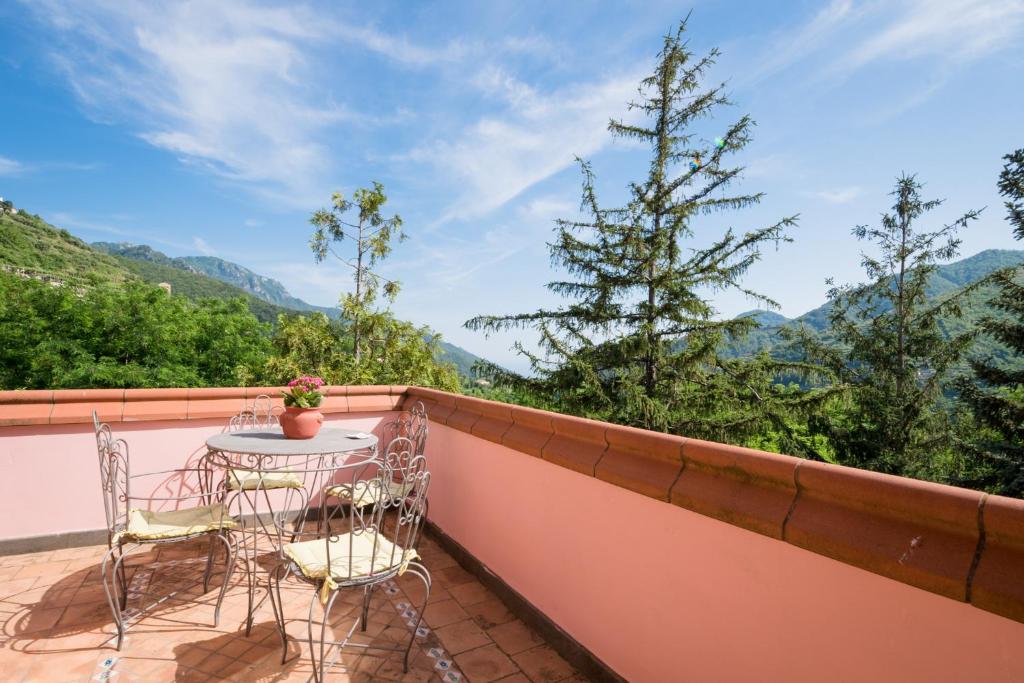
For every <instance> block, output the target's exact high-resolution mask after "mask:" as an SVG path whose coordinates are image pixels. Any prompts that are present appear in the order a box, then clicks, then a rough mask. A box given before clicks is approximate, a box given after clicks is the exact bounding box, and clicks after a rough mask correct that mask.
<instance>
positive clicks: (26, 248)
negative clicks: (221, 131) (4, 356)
mask: <svg viewBox="0 0 1024 683" xmlns="http://www.w3.org/2000/svg"><path fill="white" fill-rule="evenodd" d="M1022 263H1024V251H1018V250H1000V249H989V250H986V251H982V252H979V253H977V254H975V255H973V256H970V257H968V258H964V259H962V260H959V261H955V262H953V263H948V264H945V265H942V266H939V267H938V268H937V269H936V271H935V272H934V273H933V274H932V276H931V278H930V279H929V283H928V292H929V295H930V296H931V297H936V298H938V297H948V296H954V295H956V294H957V293H958V292H961V291H962V290H963V289H964V288H966V287H969V286H970V285H972V284H973V283H976V282H977V281H978V280H980V279H981V278H983V277H985V276H986V275H988V274H990V273H992V272H994V271H996V270H998V269H1001V268H1006V267H1010V266H1016V265H1020V264H1022ZM0 268H3V269H6V270H17V271H22V272H24V273H26V274H29V275H32V276H35V277H44V278H46V279H49V280H54V281H64V282H85V281H111V282H121V281H124V280H128V279H138V280H143V281H145V282H149V283H153V284H159V283H164V282H166V283H168V284H170V285H171V289H172V291H173V292H175V293H177V294H181V295H183V296H186V297H189V298H193V299H195V298H202V297H212V298H221V299H224V298H236V297H242V298H244V299H245V300H246V301H247V302H248V304H249V308H250V310H252V312H253V314H254V315H255V316H256V317H257V318H259V319H260V320H262V321H264V322H272V321H274V320H276V318H277V316H278V315H279V314H281V313H294V312H313V311H319V312H322V313H325V314H327V315H328V316H331V317H334V318H337V317H338V314H339V313H338V310H337V309H336V308H329V307H323V306H314V305H313V304H310V303H307V302H305V301H303V300H302V299H299V298H297V297H295V296H292V295H291V294H290V293H289V292H288V290H287V288H286V287H285V286H284V285H283V284H282V283H281V282H279V281H277V280H275V279H273V278H269V277H265V276H263V275H259V274H258V273H255V272H253V271H252V270H249V269H248V268H245V267H243V266H240V265H238V264H237V263H232V262H230V261H225V260H223V259H220V258H216V257H213V256H182V257H171V256H167V255H166V254H164V253H162V252H160V251H157V250H156V249H153V248H152V247H149V246H147V245H141V244H130V243H126V242H121V243H112V242H95V243H93V244H91V245H90V244H87V243H85V242H83V241H82V240H80V239H78V238H77V237H75V236H74V235H72V234H71V233H69V232H68V231H67V230H62V229H59V228H56V227H54V226H52V225H50V224H49V223H47V222H46V221H44V220H43V219H42V218H40V217H38V216H33V215H30V214H26V213H24V212H20V213H18V214H16V215H12V214H10V213H0ZM995 293H996V292H995V290H994V289H993V288H992V287H990V286H988V287H986V286H982V287H978V288H976V289H975V290H973V291H972V292H969V293H968V294H967V295H966V296H965V298H964V301H963V306H962V308H963V310H964V317H963V318H960V319H948V320H944V321H942V322H941V325H942V327H943V329H944V330H945V331H946V332H947V333H949V334H956V333H959V332H961V331H964V330H966V329H968V328H969V327H971V326H973V325H975V324H976V323H977V322H978V320H980V319H981V318H982V317H985V316H987V315H996V316H997V317H998V312H996V311H993V309H992V308H991V307H990V306H989V305H988V301H989V300H990V299H992V298H993V296H995ZM830 310H831V304H829V303H825V304H824V305H822V306H819V307H818V308H815V309H813V310H811V311H808V312H806V313H804V314H802V315H800V316H797V317H795V318H787V317H786V316H783V315H781V314H779V313H777V312H774V311H765V310H753V311H748V312H746V313H744V314H742V315H744V316H751V317H754V318H756V319H757V321H758V322H759V323H760V324H761V326H760V327H759V328H757V329H755V330H753V331H752V332H751V333H750V334H749V335H747V336H745V337H744V338H742V339H737V340H732V341H731V342H730V343H729V344H728V346H727V348H726V354H727V355H730V356H733V357H738V356H744V355H748V354H753V353H758V352H760V351H768V352H769V353H771V354H772V355H775V356H777V357H783V358H784V357H788V356H790V355H791V352H790V351H787V350H786V349H785V348H784V344H783V340H782V338H781V336H780V334H779V331H780V330H781V329H782V328H783V327H791V326H797V325H804V326H806V327H807V328H808V329H810V330H813V331H814V332H817V333H819V334H826V333H827V329H828V315H829V311H830ZM440 346H441V354H440V357H441V359H443V360H446V361H449V362H451V363H453V364H454V365H455V366H456V367H457V368H458V369H459V372H460V373H462V374H463V375H465V376H467V377H470V376H471V368H472V366H473V364H474V363H475V362H476V361H477V360H479V357H478V356H476V355H474V354H472V353H470V352H469V351H466V350H465V349H462V348H460V347H458V346H455V345H454V344H449V343H448V342H445V341H442V342H441V343H440ZM1001 351H1002V350H1001V349H1000V348H999V347H997V346H995V345H994V343H993V342H992V341H991V340H989V339H987V338H984V337H982V338H980V339H979V340H978V342H977V344H976V345H975V352H976V353H981V354H988V353H994V354H995V355H997V356H999V355H1002V353H1001Z"/></svg>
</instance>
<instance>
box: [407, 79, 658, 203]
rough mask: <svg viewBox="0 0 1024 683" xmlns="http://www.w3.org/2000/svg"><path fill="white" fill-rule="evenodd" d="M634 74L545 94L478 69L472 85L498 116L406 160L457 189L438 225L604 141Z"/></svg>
mask: <svg viewBox="0 0 1024 683" xmlns="http://www.w3.org/2000/svg"><path fill="white" fill-rule="evenodd" d="M640 78H641V75H640V73H639V72H634V73H629V74H625V75H619V76H615V77H611V78H607V79H606V80H603V81H599V82H595V83H587V84H582V85H572V86H568V87H565V88H562V89H559V90H557V91H554V92H551V93H541V92H538V91H537V90H536V89H534V88H533V87H531V86H529V85H527V84H525V83H523V82H522V81H519V80H518V79H516V78H514V77H513V76H510V75H509V74H508V73H506V72H505V71H503V70H501V69H499V68H494V67H492V68H489V69H485V70H484V71H482V72H481V73H480V74H479V75H478V77H477V78H476V79H475V85H476V86H477V87H478V88H480V89H481V90H482V91H483V92H484V94H485V95H487V96H490V97H492V98H495V99H498V100H500V101H501V102H503V103H504V105H505V109H504V111H503V112H502V113H501V114H498V115H489V116H484V117H482V118H480V119H478V120H477V121H476V122H475V123H472V124H470V125H469V126H467V127H465V128H464V132H463V133H461V134H460V135H459V136H457V137H456V138H455V139H453V140H437V141H434V142H432V143H428V144H425V145H423V146H420V147H418V148H416V149H414V150H413V151H412V152H411V153H410V155H409V156H410V157H411V158H412V159H413V160H415V161H420V162H425V163H429V164H431V165H433V166H435V167H437V169H438V170H439V172H440V173H442V174H444V175H445V176H447V177H453V178H455V179H457V180H458V181H459V183H460V184H461V186H462V187H464V188H465V190H464V192H463V193H462V196H460V197H459V198H458V199H456V201H455V202H454V203H453V204H452V205H451V206H449V208H448V210H447V211H446V213H445V215H444V217H443V218H442V221H444V220H448V219H465V218H473V217H476V216H480V215H482V214H484V213H487V212H488V211H491V210H493V209H496V208H497V207H499V206H502V205H503V204H505V203H506V202H508V201H509V200H511V199H513V198H515V197H516V196H518V195H519V194H520V193H521V192H523V191H524V190H526V189H527V188H529V187H531V186H532V185H534V184H536V183H537V182H539V181H541V180H544V179H545V178H548V177H550V176H551V175H553V174H555V173H557V172H559V171H561V170H562V169H564V168H566V167H567V166H569V165H571V164H572V163H573V160H574V157H575V156H580V157H587V156H590V155H592V154H594V153H595V152H597V151H598V150H600V149H602V148H603V147H604V146H606V145H607V144H608V143H609V142H610V141H611V136H610V135H609V133H608V130H607V128H608V120H609V119H610V118H612V117H616V116H620V115H622V114H623V113H624V111H625V108H626V107H625V105H626V102H627V101H629V99H630V97H631V96H633V95H634V94H635V92H636V87H637V83H638V82H639V80H640Z"/></svg>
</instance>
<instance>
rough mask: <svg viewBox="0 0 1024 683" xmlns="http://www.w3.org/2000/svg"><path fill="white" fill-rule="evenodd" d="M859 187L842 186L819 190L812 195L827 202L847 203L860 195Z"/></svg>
mask: <svg viewBox="0 0 1024 683" xmlns="http://www.w3.org/2000/svg"><path fill="white" fill-rule="evenodd" d="M861 192H862V190H861V188H859V187H857V186H851V187H842V188H839V189H835V190H821V191H820V192H815V193H814V196H815V197H817V198H818V199H821V200H824V201H826V202H828V203H829V204H847V203H849V202H852V201H853V200H854V199H856V198H857V197H859V196H860V195H861Z"/></svg>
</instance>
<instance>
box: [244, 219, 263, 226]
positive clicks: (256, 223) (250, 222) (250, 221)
mask: <svg viewBox="0 0 1024 683" xmlns="http://www.w3.org/2000/svg"><path fill="white" fill-rule="evenodd" d="M243 223H244V225H245V227H247V228H258V227H260V226H261V225H263V221H261V220H259V219H258V218H246V219H245V221H244V222H243Z"/></svg>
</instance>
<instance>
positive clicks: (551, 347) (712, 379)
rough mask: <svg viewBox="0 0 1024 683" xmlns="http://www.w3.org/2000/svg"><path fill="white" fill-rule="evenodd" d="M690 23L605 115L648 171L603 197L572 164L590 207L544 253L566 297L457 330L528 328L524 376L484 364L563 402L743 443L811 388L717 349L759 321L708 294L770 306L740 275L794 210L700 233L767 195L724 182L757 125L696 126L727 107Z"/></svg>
mask: <svg viewBox="0 0 1024 683" xmlns="http://www.w3.org/2000/svg"><path fill="white" fill-rule="evenodd" d="M685 28H686V21H685V20H684V21H683V22H681V23H680V25H679V27H678V30H676V31H674V32H672V33H670V34H669V35H667V36H666V37H665V39H664V45H663V47H662V49H661V52H660V53H659V54H658V62H657V67H656V69H655V71H654V74H653V75H651V76H650V77H649V78H646V79H645V80H643V81H642V82H641V85H640V88H639V92H638V99H637V100H635V101H633V102H631V103H629V105H628V107H629V110H630V111H631V112H633V113H634V114H635V116H633V117H631V118H628V119H625V120H612V121H611V122H610V124H609V130H610V131H611V133H612V134H613V135H614V136H616V137H620V138H627V139H630V140H633V141H635V142H637V143H640V144H642V145H644V146H645V147H647V148H648V149H649V150H650V162H649V168H648V172H647V174H646V177H644V178H642V179H641V180H638V181H636V182H633V183H631V184H630V185H629V201H628V203H626V205H625V206H621V207H615V208H608V207H605V206H603V205H602V204H601V203H600V202H599V200H598V194H597V190H596V188H595V176H594V173H593V171H592V168H591V165H590V164H589V163H587V162H583V161H581V162H580V165H581V168H582V173H583V192H582V211H583V213H584V214H585V215H586V216H587V217H586V219H584V220H559V221H558V222H557V232H556V236H555V240H554V243H553V244H552V245H551V258H552V261H553V262H554V263H556V264H558V265H560V266H562V267H563V268H564V270H565V271H566V272H567V273H568V275H569V276H570V277H569V278H566V279H564V280H560V281H556V282H551V283H549V284H548V288H549V289H550V290H551V291H553V292H555V293H557V294H559V295H561V296H563V297H565V298H566V299H568V300H569V302H568V303H567V304H566V305H564V306H562V307H559V308H556V309H552V310H540V311H536V312H533V313H524V314H520V315H511V316H480V317H476V318H473V319H472V320H469V321H468V322H467V323H466V326H467V327H469V328H470V329H479V330H484V331H485V332H492V331H498V330H503V329H509V328H532V329H536V330H537V331H538V332H539V334H540V347H541V353H539V354H538V353H534V352H531V351H529V350H527V349H526V348H525V347H524V346H523V345H521V344H517V345H516V349H517V350H518V351H519V352H520V353H521V354H523V355H525V356H526V357H527V358H528V359H529V361H530V363H531V365H532V369H533V371H534V376H533V377H531V378H524V377H517V376H513V375H510V374H503V373H500V372H498V371H497V370H496V368H493V367H491V368H489V370H490V372H491V373H492V374H497V375H498V377H497V379H498V380H499V381H505V382H508V383H513V384H518V385H519V386H520V387H525V388H526V389H528V390H530V391H532V392H534V393H535V394H540V395H542V396H544V397H546V399H547V401H548V403H549V404H550V405H552V406H553V407H557V408H558V409H559V410H563V411H565V412H571V413H576V414H580V415H586V416H590V417H595V418H600V419H606V420H610V421H613V422H619V423H623V424H629V425H635V426H640V427H645V428H649V429H656V430H661V431H671V432H676V433H682V434H687V435H691V436H703V437H705V438H714V439H719V440H728V441H733V442H743V441H744V440H745V439H746V438H747V437H750V436H751V435H753V434H756V433H758V432H763V431H764V429H765V425H766V424H767V425H769V429H770V428H772V427H777V428H779V429H780V430H781V431H783V432H788V430H789V427H788V424H787V422H786V419H785V415H786V414H787V413H788V411H789V409H790V408H791V407H793V406H794V405H797V404H800V403H801V402H802V401H806V399H807V397H806V395H805V394H803V393H800V392H792V391H784V390H782V389H781V388H780V387H778V386H777V385H776V384H775V383H774V374H775V371H776V369H777V368H776V367H775V366H774V363H773V362H772V361H770V360H769V359H767V357H760V358H757V359H755V360H753V361H739V360H725V359H722V358H720V357H719V355H718V353H717V351H718V349H719V347H720V345H721V343H722V342H723V340H724V339H725V338H726V337H728V336H730V335H742V334H744V333H745V332H747V331H749V330H750V329H751V328H752V327H753V326H755V325H756V324H757V323H756V322H755V321H754V320H753V319H752V318H749V317H745V318H738V319H732V320H722V319H719V318H718V317H717V312H716V310H715V308H714V306H713V305H712V303H711V301H710V300H709V298H708V297H709V296H710V295H711V294H712V293H713V292H715V291H730V290H731V291H738V292H741V293H743V294H745V295H747V296H748V297H749V298H750V299H752V300H754V301H756V302H758V303H760V304H762V305H766V306H768V307H774V306H775V304H774V302H773V301H771V300H770V299H768V298H767V297H765V296H763V295H761V294H758V293H756V292H753V291H750V290H749V289H747V288H746V287H744V285H743V284H742V282H741V280H742V277H743V276H744V274H745V273H746V272H747V270H748V269H749V268H750V266H751V265H752V264H754V263H755V262H756V261H757V260H758V258H759V257H760V249H761V248H762V247H763V246H764V245H765V244H766V243H773V244H777V243H779V242H781V241H788V238H787V237H786V235H785V230H786V228H788V227H790V226H792V225H793V224H794V223H795V217H789V218H783V219H782V220H780V221H778V222H777V223H775V224H773V225H769V226H767V227H762V228H757V229H752V230H749V231H743V232H734V231H733V230H732V229H729V230H727V231H725V232H724V234H722V233H719V234H718V236H717V237H715V238H713V239H708V235H706V234H702V233H701V231H702V227H701V225H700V224H701V219H702V218H703V217H705V216H707V215H708V214H711V213H715V212H718V211H726V210H732V209H743V208H747V207H750V206H752V205H754V204H757V203H758V202H759V201H761V199H762V195H761V194H730V193H728V192H727V189H728V187H729V186H730V185H731V184H732V183H733V181H735V180H736V179H737V177H738V176H739V175H740V173H741V172H742V170H743V169H742V167H735V166H733V167H730V166H728V165H727V159H728V158H729V157H730V156H732V155H733V154H735V153H736V152H738V151H739V150H741V149H743V147H744V146H745V145H746V144H747V143H748V142H749V141H750V134H751V129H752V127H753V126H754V123H753V121H752V120H751V119H750V118H749V117H748V116H742V117H740V118H739V119H738V120H736V121H735V122H734V123H733V124H732V125H730V126H728V127H727V128H725V129H724V131H723V132H722V134H721V137H719V138H717V139H716V140H714V141H713V142H712V141H708V140H703V139H701V137H700V136H699V133H698V132H697V129H698V128H699V127H701V125H702V124H704V122H705V121H706V120H708V119H710V118H711V117H712V116H713V114H714V113H715V112H717V111H718V110H719V109H720V108H722V107H723V106H725V105H728V104H730V103H729V101H728V99H727V97H726V95H725V92H724V84H722V85H717V86H713V87H706V86H704V85H703V81H704V79H705V78H706V75H707V72H708V70H709V69H710V68H711V66H712V65H713V64H714V62H715V59H716V57H717V56H718V54H719V53H718V51H717V50H712V51H711V52H710V53H709V54H707V55H706V56H704V57H703V58H700V59H695V58H694V55H693V53H692V52H690V50H689V49H688V46H687V43H686V41H685V40H684V37H683V36H684V31H685ZM719 130H722V129H719ZM787 404H788V405H787ZM785 447H790V448H791V447H794V446H793V445H791V444H786V446H785Z"/></svg>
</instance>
